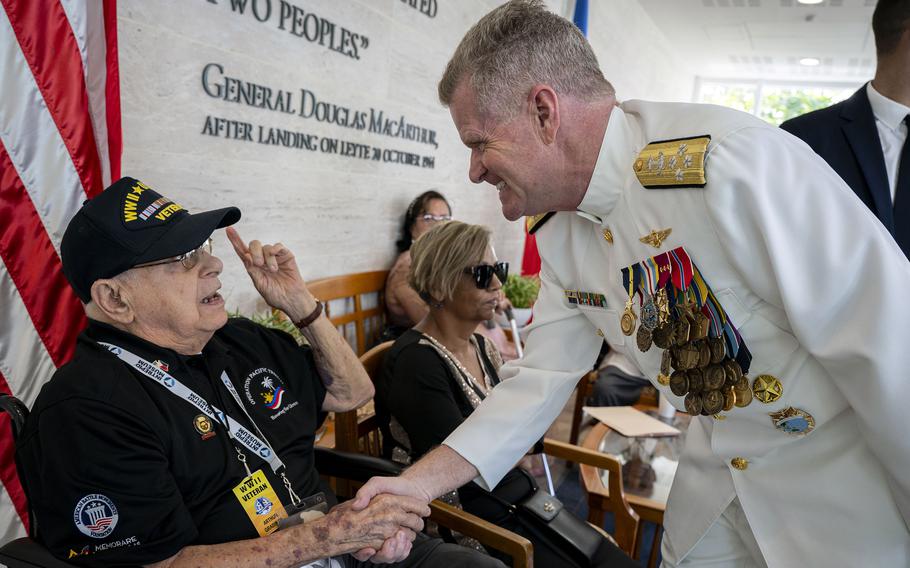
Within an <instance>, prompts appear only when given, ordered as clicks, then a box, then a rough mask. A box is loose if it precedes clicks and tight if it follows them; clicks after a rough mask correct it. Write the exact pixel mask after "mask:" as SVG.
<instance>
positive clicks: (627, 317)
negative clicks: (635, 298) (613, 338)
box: [619, 300, 635, 335]
mask: <svg viewBox="0 0 910 568" xmlns="http://www.w3.org/2000/svg"><path fill="white" fill-rule="evenodd" d="M619 327H620V329H622V333H623V335H632V332H633V331H635V314H634V313H633V312H632V302H631V300H630V301H629V303H628V304H626V311H624V312H623V313H622V317H620V318H619Z"/></svg>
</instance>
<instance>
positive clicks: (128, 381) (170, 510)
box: [17, 319, 334, 566]
mask: <svg viewBox="0 0 910 568" xmlns="http://www.w3.org/2000/svg"><path fill="white" fill-rule="evenodd" d="M99 341H103V342H107V343H111V344H114V345H117V346H119V347H122V348H124V349H126V350H128V351H131V352H132V353H134V354H136V355H138V356H139V357H142V358H144V359H146V360H148V361H150V362H153V363H154V364H155V365H156V366H158V367H159V368H161V369H164V370H167V372H168V373H170V374H171V375H173V377H175V378H176V379H177V380H179V381H180V382H182V383H183V384H185V385H186V386H187V387H189V388H190V389H192V390H193V391H195V392H196V393H197V394H199V395H201V396H202V397H203V398H205V399H206V400H207V401H208V402H209V403H210V404H212V405H214V406H216V407H218V408H220V409H222V410H223V411H224V412H225V413H227V414H228V415H229V416H230V417H231V419H233V420H237V421H239V422H241V423H242V424H243V425H244V426H246V427H248V428H249V429H250V431H252V432H255V431H256V430H255V429H254V428H252V425H250V424H249V420H248V419H247V417H246V414H245V413H244V412H243V411H242V410H241V409H240V408H239V407H238V405H237V403H236V402H235V399H234V397H233V396H232V395H231V394H230V392H229V391H228V390H227V388H226V387H225V386H224V384H223V383H222V382H221V380H220V376H221V372H222V371H226V372H227V375H228V377H229V378H230V380H231V383H232V384H233V385H234V388H235V389H236V391H237V394H238V395H239V396H240V398H241V401H242V402H243V406H244V407H245V409H246V411H247V412H248V413H249V414H250V416H252V417H253V420H255V422H256V426H258V427H259V429H260V430H261V431H262V433H263V435H264V436H265V437H266V438H267V442H268V444H270V445H271V446H272V449H273V450H274V451H276V452H277V453H278V455H279V457H280V458H281V460H282V461H283V462H284V463H285V465H286V466H287V477H288V479H289V480H290V481H291V483H292V484H293V486H294V490H295V492H296V493H297V494H298V495H299V496H300V497H306V496H308V495H312V494H313V493H315V492H317V491H320V490H321V489H324V487H321V486H320V485H321V484H320V480H319V475H318V473H317V472H316V470H315V468H314V466H313V459H314V458H313V444H314V432H315V431H316V428H317V427H318V425H319V424H320V423H321V422H322V419H323V418H324V413H323V412H322V410H321V408H322V402H323V399H324V398H325V387H324V386H323V384H322V381H321V380H320V378H319V376H318V374H317V371H316V366H315V362H314V359H313V354H312V351H311V350H310V349H309V348H307V347H299V346H298V345H297V344H296V342H295V341H294V339H293V338H291V337H290V336H289V335H287V334H285V333H282V332H279V331H275V330H271V329H267V328H264V327H262V326H260V325H257V324H254V323H253V322H251V321H249V320H245V319H231V320H230V321H229V322H228V323H227V325H225V326H224V327H223V328H221V329H220V330H218V332H216V333H215V335H214V337H213V338H212V340H211V341H209V343H208V344H207V345H206V346H205V348H204V349H203V351H202V354H200V355H195V356H191V357H186V356H182V355H178V354H177V353H175V352H174V351H171V350H169V349H162V348H160V347H157V346H155V345H152V344H150V343H148V342H146V341H144V340H142V339H139V338H138V337H135V336H132V335H129V334H127V333H124V332H122V331H119V330H117V329H115V328H113V327H111V326H108V325H105V324H102V323H99V322H95V321H90V322H89V327H88V329H87V330H86V331H85V332H83V333H82V335H80V337H79V343H78V345H77V348H76V354H75V357H74V358H73V360H72V361H71V362H70V363H68V364H67V365H65V366H63V367H61V368H60V369H59V370H58V371H57V372H56V373H55V374H54V377H53V378H52V379H51V380H50V381H49V382H48V383H47V384H46V385H44V387H43V388H42V389H41V393H40V394H39V395H38V399H37V401H36V402H35V406H34V408H33V410H32V412H31V415H30V416H29V419H28V421H27V423H26V427H25V429H24V432H23V435H22V436H21V438H20V440H19V443H18V449H17V452H18V457H19V459H20V460H21V463H22V465H23V468H24V471H25V484H26V487H27V491H28V493H29V497H30V498H31V505H32V507H33V508H34V510H35V516H36V519H37V525H38V531H39V538H40V539H41V541H42V542H43V543H44V544H45V545H46V546H47V547H48V548H49V549H50V550H51V551H52V552H53V553H54V554H55V555H56V556H58V557H61V558H65V559H70V561H73V562H79V563H82V564H86V565H96V566H114V565H135V564H148V563H152V562H157V561H160V560H164V559H166V558H168V557H170V556H173V555H174V554H176V553H177V552H178V551H179V550H180V549H181V548H183V547H185V546H187V545H193V544H215V543H221V542H228V541H234V540H240V539H246V538H254V537H257V536H258V533H257V532H256V530H255V528H254V527H253V525H252V523H251V522H250V520H249V518H248V517H247V515H246V513H245V512H244V511H243V508H242V507H241V506H240V504H239V503H238V501H237V498H236V497H235V496H234V494H233V491H232V490H233V488H234V487H235V486H236V485H237V484H238V483H240V481H241V479H243V477H245V475H246V473H245V470H244V469H243V467H242V465H241V464H240V462H239V460H238V459H237V451H236V450H235V446H236V447H241V448H242V446H240V444H239V443H234V444H232V443H231V442H230V440H229V438H228V436H227V431H226V430H225V428H224V427H223V426H222V425H221V424H220V423H218V421H217V420H206V419H205V415H204V414H202V413H200V411H199V410H198V409H197V408H196V407H194V406H193V405H191V404H190V403H189V402H187V401H185V400H183V399H182V398H180V397H178V396H175V395H174V394H173V391H171V390H169V389H167V388H165V387H164V386H162V385H161V384H159V383H157V382H155V381H154V380H152V379H150V378H148V377H147V376H145V375H143V374H142V373H140V372H139V371H137V370H135V369H133V368H131V367H129V366H128V365H127V364H126V363H124V362H122V361H121V360H120V359H118V358H117V357H116V356H115V355H113V354H112V353H110V352H109V351H108V350H107V349H106V348H104V347H102V346H100V345H99V344H98V342H99ZM242 450H243V451H244V453H245V455H246V457H247V463H248V465H249V467H250V469H251V470H252V471H256V470H257V469H261V470H262V471H263V472H264V473H265V474H266V476H267V477H268V479H269V481H270V482H271V485H272V487H273V488H274V489H275V492H276V493H277V495H278V497H279V498H280V499H281V501H282V503H283V504H285V505H289V504H290V499H289V497H288V494H287V491H286V489H285V487H284V485H283V483H282V481H281V479H280V477H279V476H277V475H275V474H274V473H273V472H272V469H271V467H270V466H269V464H268V463H267V462H266V461H264V460H263V459H262V458H260V457H259V456H258V455H254V454H252V453H251V452H249V451H247V450H246V449H245V448H242ZM329 499H330V502H331V503H334V497H333V496H329Z"/></svg>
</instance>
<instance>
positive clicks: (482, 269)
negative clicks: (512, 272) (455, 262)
mask: <svg viewBox="0 0 910 568" xmlns="http://www.w3.org/2000/svg"><path fill="white" fill-rule="evenodd" d="M464 273H465V274H470V275H471V276H473V277H474V284H475V285H476V286H477V287H478V288H480V289H481V290H486V289H487V288H489V287H490V282H492V281H493V275H494V274H495V275H496V278H499V282H500V283H502V284H505V282H506V278H507V277H508V276H509V263H508V262H497V263H496V264H478V265H477V266H469V267H467V268H465V269H464Z"/></svg>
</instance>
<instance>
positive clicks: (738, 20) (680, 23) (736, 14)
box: [639, 0, 875, 85]
mask: <svg viewBox="0 0 910 568" xmlns="http://www.w3.org/2000/svg"><path fill="white" fill-rule="evenodd" d="M639 3H640V4H641V6H642V7H643V8H644V10H645V11H646V12H647V13H648V15H649V16H650V18H651V19H652V20H653V21H654V23H655V24H656V25H657V27H658V28H660V29H661V31H662V32H663V33H664V35H666V36H667V39H668V40H669V41H670V44H671V45H672V46H673V47H674V48H675V49H676V52H677V54H678V55H679V56H680V57H681V58H682V59H683V60H684V61H685V62H686V63H687V64H688V66H689V67H690V68H691V69H692V71H693V72H694V73H695V74H696V75H697V76H699V77H700V78H702V79H731V78H747V79H763V80H771V81H798V82H813V83H814V82H830V83H842V84H850V85H857V84H859V83H862V82H863V81H865V80H867V79H869V78H871V77H872V75H873V74H874V73H875V42H874V39H873V36H872V28H871V23H870V22H871V21H872V11H873V9H874V8H875V0H824V2H822V3H821V4H815V5H804V4H800V3H798V2H797V0H639ZM804 57H815V58H818V59H819V60H820V64H819V65H818V66H816V67H806V66H803V65H800V63H799V60H800V59H802V58H804Z"/></svg>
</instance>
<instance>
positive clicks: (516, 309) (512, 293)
mask: <svg viewBox="0 0 910 568" xmlns="http://www.w3.org/2000/svg"><path fill="white" fill-rule="evenodd" d="M502 291H503V293H505V295H506V298H508V299H509V301H510V302H512V308H513V310H512V311H513V313H514V315H515V323H517V324H518V326H519V327H522V326H524V325H526V324H527V323H528V320H530V319H531V306H533V305H534V301H535V300H537V293H538V292H539V291H540V280H538V279H537V278H536V277H533V276H519V275H517V274H509V277H508V278H507V279H506V283H505V284H504V285H503V287H502Z"/></svg>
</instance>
